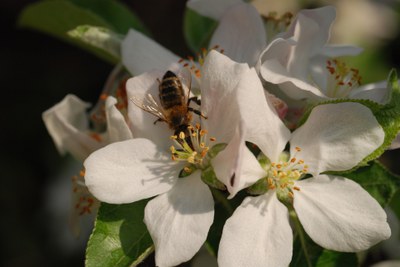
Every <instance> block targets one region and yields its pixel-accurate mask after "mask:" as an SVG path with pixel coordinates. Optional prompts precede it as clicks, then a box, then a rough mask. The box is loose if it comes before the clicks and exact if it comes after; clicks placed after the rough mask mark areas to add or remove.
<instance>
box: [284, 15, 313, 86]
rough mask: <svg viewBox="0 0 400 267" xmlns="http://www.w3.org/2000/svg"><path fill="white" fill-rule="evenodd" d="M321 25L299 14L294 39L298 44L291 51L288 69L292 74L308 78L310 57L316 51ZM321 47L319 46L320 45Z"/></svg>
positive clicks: (300, 77)
mask: <svg viewBox="0 0 400 267" xmlns="http://www.w3.org/2000/svg"><path fill="white" fill-rule="evenodd" d="M318 26H319V25H318V24H317V22H316V21H313V20H312V19H310V18H307V17H306V16H304V15H302V14H301V13H300V14H299V15H298V20H297V23H296V24H295V27H294V32H293V37H292V38H293V40H295V41H296V45H295V46H293V47H292V50H291V51H290V54H289V55H288V56H289V60H288V64H287V66H286V68H287V70H288V71H289V73H290V74H291V76H293V77H295V78H298V79H300V80H306V79H307V73H308V68H307V67H305V66H307V65H308V64H309V60H310V58H311V57H312V56H313V55H314V53H315V51H316V48H317V47H316V44H315V43H316V41H317V40H318V37H319V36H318V30H319V27H318ZM318 48H319V47H318Z"/></svg>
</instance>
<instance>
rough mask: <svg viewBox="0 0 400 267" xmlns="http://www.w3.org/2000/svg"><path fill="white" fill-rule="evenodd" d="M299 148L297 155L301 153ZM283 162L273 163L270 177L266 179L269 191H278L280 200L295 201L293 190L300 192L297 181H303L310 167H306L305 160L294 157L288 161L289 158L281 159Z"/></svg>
mask: <svg viewBox="0 0 400 267" xmlns="http://www.w3.org/2000/svg"><path fill="white" fill-rule="evenodd" d="M300 151H301V149H300V148H299V147H296V148H295V154H297V152H300ZM281 158H282V161H280V162H272V163H271V164H270V169H269V170H268V175H267V177H266V182H267V185H266V187H267V188H268V189H269V190H272V189H274V190H277V194H278V196H279V197H280V199H281V198H282V199H286V200H288V199H290V201H292V200H293V197H294V194H293V190H296V191H300V188H299V187H298V186H296V185H295V184H296V181H297V180H299V179H301V178H302V177H303V176H304V175H305V174H306V173H307V170H308V167H307V166H306V165H304V160H302V159H300V160H299V159H298V158H297V157H295V156H293V157H292V158H289V159H287V157H281Z"/></svg>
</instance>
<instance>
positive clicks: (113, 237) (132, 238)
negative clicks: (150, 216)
mask: <svg viewBox="0 0 400 267" xmlns="http://www.w3.org/2000/svg"><path fill="white" fill-rule="evenodd" d="M147 202H148V200H142V201H138V202H134V203H132V204H124V205H111V204H107V203H101V206H100V209H99V212H98V215H97V219H96V223H95V227H94V229H93V232H92V235H91V236H90V239H89V242H88V246H87V250H86V267H102V266H104V267H109V266H118V267H123V266H137V265H138V264H139V263H140V262H142V261H143V260H144V259H145V258H146V257H147V256H148V255H149V254H151V253H152V252H153V250H154V247H153V242H152V240H151V237H150V234H149V233H148V231H147V228H146V225H145V224H144V223H143V216H144V207H145V205H146V204H147Z"/></svg>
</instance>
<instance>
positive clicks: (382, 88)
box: [260, 6, 389, 104]
mask: <svg viewBox="0 0 400 267" xmlns="http://www.w3.org/2000/svg"><path fill="white" fill-rule="evenodd" d="M335 17H336V10H335V8H334V7H331V6H328V7H322V8H317V9H312V10H302V11H300V12H299V13H298V15H297V17H296V19H295V20H294V21H293V22H292V24H291V25H290V26H289V28H288V30H287V31H286V32H285V33H283V34H281V35H280V36H279V38H276V39H275V40H273V41H272V42H271V43H270V44H269V45H268V47H267V48H266V49H265V50H264V51H263V52H262V55H261V57H260V64H261V65H260V73H261V76H262V77H263V78H264V79H265V80H266V81H267V82H270V83H273V84H278V85H279V88H280V89H281V90H282V91H283V92H284V93H285V94H287V95H288V96H289V97H290V98H293V99H297V100H303V99H305V100H309V101H311V102H316V101H323V100H328V99H332V98H353V99H369V100H373V101H375V102H378V103H382V104H383V103H385V102H386V101H387V100H388V97H389V90H388V89H387V86H386V82H379V83H374V84H368V85H364V86H361V85H360V84H361V77H360V74H359V73H358V70H356V69H354V68H350V67H348V66H346V64H345V63H343V62H341V61H340V60H338V59H335V58H336V57H340V56H348V55H357V54H359V53H360V52H361V49H359V48H357V47H352V46H338V45H327V42H328V40H329V37H330V28H331V26H332V23H333V21H334V19H335Z"/></svg>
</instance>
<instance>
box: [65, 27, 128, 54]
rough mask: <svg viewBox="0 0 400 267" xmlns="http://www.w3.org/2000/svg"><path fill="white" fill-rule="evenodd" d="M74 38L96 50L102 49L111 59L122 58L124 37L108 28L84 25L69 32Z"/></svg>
mask: <svg viewBox="0 0 400 267" xmlns="http://www.w3.org/2000/svg"><path fill="white" fill-rule="evenodd" d="M68 35H69V36H71V37H72V38H75V39H77V40H80V41H81V42H83V43H86V44H87V45H90V46H93V47H94V48H97V49H101V50H103V51H104V53H108V54H109V55H110V57H114V58H116V59H117V60H119V59H120V58H121V49H120V48H121V42H122V39H123V36H122V35H120V34H117V33H115V32H113V31H111V30H109V29H107V28H102V27H96V26H90V25H82V26H78V27H76V28H75V29H73V30H71V31H69V32H68Z"/></svg>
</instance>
